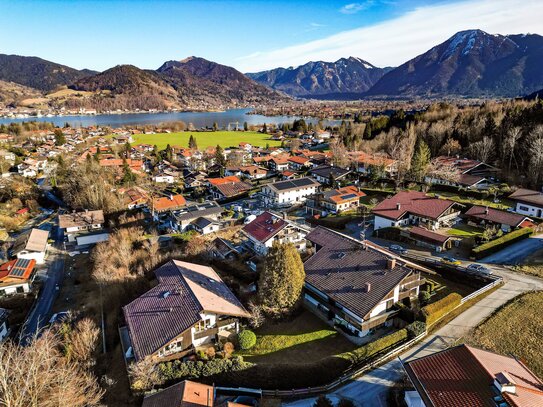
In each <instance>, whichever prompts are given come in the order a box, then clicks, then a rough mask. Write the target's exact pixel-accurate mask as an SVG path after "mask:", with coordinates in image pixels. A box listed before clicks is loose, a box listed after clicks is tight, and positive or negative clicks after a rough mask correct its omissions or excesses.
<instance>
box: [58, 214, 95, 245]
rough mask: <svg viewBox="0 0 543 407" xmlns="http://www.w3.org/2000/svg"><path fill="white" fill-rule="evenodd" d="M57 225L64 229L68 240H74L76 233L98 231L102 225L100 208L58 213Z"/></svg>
mask: <svg viewBox="0 0 543 407" xmlns="http://www.w3.org/2000/svg"><path fill="white" fill-rule="evenodd" d="M58 226H59V228H61V229H64V233H65V235H66V236H67V237H68V241H69V242H72V243H73V242H75V241H76V239H77V235H78V234H85V233H89V232H96V231H99V230H100V229H102V228H103V227H104V212H103V211H102V210H96V211H89V210H86V211H83V212H72V213H65V214H62V215H58Z"/></svg>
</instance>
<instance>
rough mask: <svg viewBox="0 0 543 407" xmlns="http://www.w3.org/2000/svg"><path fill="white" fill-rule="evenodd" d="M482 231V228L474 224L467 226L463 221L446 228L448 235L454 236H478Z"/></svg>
mask: <svg viewBox="0 0 543 407" xmlns="http://www.w3.org/2000/svg"><path fill="white" fill-rule="evenodd" d="M482 233H483V230H482V229H481V228H476V227H474V226H469V225H466V224H463V223H459V224H457V225H454V226H453V227H452V228H450V229H448V230H447V234H448V235H449V236H456V237H462V238H467V237H475V236H480V235H481V234H482Z"/></svg>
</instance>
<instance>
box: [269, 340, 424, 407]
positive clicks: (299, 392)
mask: <svg viewBox="0 0 543 407" xmlns="http://www.w3.org/2000/svg"><path fill="white" fill-rule="evenodd" d="M425 336H426V332H424V333H422V334H420V335H419V336H417V337H415V338H413V339H411V340H409V341H407V342H405V343H403V344H402V345H400V346H398V347H396V348H394V349H392V350H391V351H390V352H388V353H386V354H384V355H382V356H379V357H378V358H376V359H373V360H372V361H371V362H369V363H366V364H365V365H363V366H361V367H358V368H356V369H353V370H351V371H348V372H346V373H345V374H343V375H342V376H341V377H340V378H338V379H337V380H335V381H333V382H332V383H328V384H325V385H323V386H317V387H307V388H301V389H292V390H262V395H263V396H272V397H299V396H311V395H316V394H320V393H326V392H329V391H331V390H333V389H335V388H336V387H338V386H340V385H341V384H343V383H345V382H348V381H349V380H353V379H355V378H356V377H358V376H360V375H361V374H362V373H364V372H366V371H368V370H370V369H373V368H374V367H376V366H378V365H380V364H381V363H383V362H384V361H386V360H388V359H390V358H392V357H393V356H396V355H397V354H399V353H401V352H403V351H404V350H405V349H407V348H409V347H411V346H412V345H414V344H415V343H417V342H418V341H420V340H421V339H423V338H424V337H425Z"/></svg>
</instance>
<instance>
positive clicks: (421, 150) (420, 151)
mask: <svg viewBox="0 0 543 407" xmlns="http://www.w3.org/2000/svg"><path fill="white" fill-rule="evenodd" d="M431 158H432V157H431V153H430V148H429V147H428V144H426V142H425V141H424V140H423V139H422V138H420V137H419V138H418V139H417V143H416V145H415V153H414V154H413V158H412V159H411V175H412V176H413V178H414V179H415V180H416V181H422V179H423V178H424V176H425V175H426V171H427V169H428V164H430V159H431Z"/></svg>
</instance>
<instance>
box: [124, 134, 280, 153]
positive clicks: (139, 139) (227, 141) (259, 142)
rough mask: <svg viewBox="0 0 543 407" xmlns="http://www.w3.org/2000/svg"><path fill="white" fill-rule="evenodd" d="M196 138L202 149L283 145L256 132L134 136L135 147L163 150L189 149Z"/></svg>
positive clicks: (266, 135)
mask: <svg viewBox="0 0 543 407" xmlns="http://www.w3.org/2000/svg"><path fill="white" fill-rule="evenodd" d="M191 135H192V136H193V137H194V138H196V143H197V144H198V147H199V148H200V149H204V148H206V147H209V146H212V147H215V146H216V145H217V144H219V145H220V146H221V147H223V148H225V147H237V146H238V145H239V143H240V142H242V141H245V142H247V143H249V144H252V145H254V146H260V147H265V146H266V144H269V145H270V146H279V145H281V142H280V141H275V140H270V139H269V137H270V136H269V135H268V134H262V133H258V132H256V131H209V132H195V131H183V132H180V133H159V134H134V135H133V136H132V137H133V138H134V143H133V144H134V145H137V144H151V145H155V144H156V145H157V147H158V148H159V149H160V150H162V149H164V148H165V147H166V146H167V145H168V144H169V145H171V146H184V147H188V143H189V137H190V136H191Z"/></svg>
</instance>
